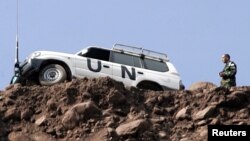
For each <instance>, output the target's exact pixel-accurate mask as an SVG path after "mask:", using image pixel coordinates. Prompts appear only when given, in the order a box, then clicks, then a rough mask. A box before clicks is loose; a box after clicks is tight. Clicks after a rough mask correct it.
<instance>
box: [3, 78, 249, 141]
mask: <svg viewBox="0 0 250 141" xmlns="http://www.w3.org/2000/svg"><path fill="white" fill-rule="evenodd" d="M0 96H1V97H2V98H0V140H10V141H77V140H78V141H123V140H126V141H138V140H143V141H164V140H166V141H169V140H171V141H179V140H182V141H185V140H195V141H198V140H204V141H205V140H207V126H206V125H208V124H235V125H242V124H250V119H249V116H250V109H249V107H250V87H236V88H233V89H230V90H228V89H224V88H220V87H215V88H213V89H207V90H203V91H190V90H186V91H164V92H155V91H144V90H139V89H136V88H127V89H125V88H124V86H123V85H122V83H119V82H116V81H114V80H112V79H110V78H99V79H81V80H79V79H75V80H73V81H72V82H67V83H66V82H65V83H61V84H58V85H54V86H50V87H48V86H21V85H18V84H16V85H12V86H9V87H8V88H7V89H6V90H5V91H2V92H0Z"/></svg>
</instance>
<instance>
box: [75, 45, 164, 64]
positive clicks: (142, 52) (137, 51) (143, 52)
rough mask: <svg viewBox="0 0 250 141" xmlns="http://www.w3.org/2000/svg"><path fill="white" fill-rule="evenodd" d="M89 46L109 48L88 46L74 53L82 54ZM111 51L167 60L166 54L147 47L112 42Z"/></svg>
mask: <svg viewBox="0 0 250 141" xmlns="http://www.w3.org/2000/svg"><path fill="white" fill-rule="evenodd" d="M89 48H99V49H104V50H110V49H107V48H103V47H99V46H88V47H86V48H84V49H82V50H81V51H79V52H77V53H76V54H84V53H85V52H87V50H88V49H89ZM112 51H116V52H122V53H127V54H132V55H137V56H144V57H146V58H151V59H156V60H160V61H164V62H168V61H169V58H168V56H167V54H164V53H160V52H156V51H152V50H148V49H143V48H140V47H134V46H128V45H123V44H114V46H113V48H112Z"/></svg>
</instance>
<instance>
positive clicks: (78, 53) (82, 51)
mask: <svg viewBox="0 0 250 141" xmlns="http://www.w3.org/2000/svg"><path fill="white" fill-rule="evenodd" d="M87 52H88V49H87V48H85V49H83V50H81V51H79V52H77V53H76V55H79V56H83V55H84V54H85V53H87Z"/></svg>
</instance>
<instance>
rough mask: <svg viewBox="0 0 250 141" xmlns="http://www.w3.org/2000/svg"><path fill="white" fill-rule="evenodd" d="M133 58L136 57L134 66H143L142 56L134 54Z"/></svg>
mask: <svg viewBox="0 0 250 141" xmlns="http://www.w3.org/2000/svg"><path fill="white" fill-rule="evenodd" d="M133 59H134V66H135V67H138V68H141V59H140V57H137V56H133Z"/></svg>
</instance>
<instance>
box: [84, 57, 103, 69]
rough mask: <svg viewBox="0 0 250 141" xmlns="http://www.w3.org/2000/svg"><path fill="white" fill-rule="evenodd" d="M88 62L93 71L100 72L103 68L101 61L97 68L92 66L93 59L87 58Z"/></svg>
mask: <svg viewBox="0 0 250 141" xmlns="http://www.w3.org/2000/svg"><path fill="white" fill-rule="evenodd" d="M87 64H88V68H89V70H91V71H93V72H100V71H101V69H102V67H101V66H102V64H101V61H99V60H98V61H97V68H96V69H93V68H92V66H91V60H90V59H89V58H88V59H87Z"/></svg>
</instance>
